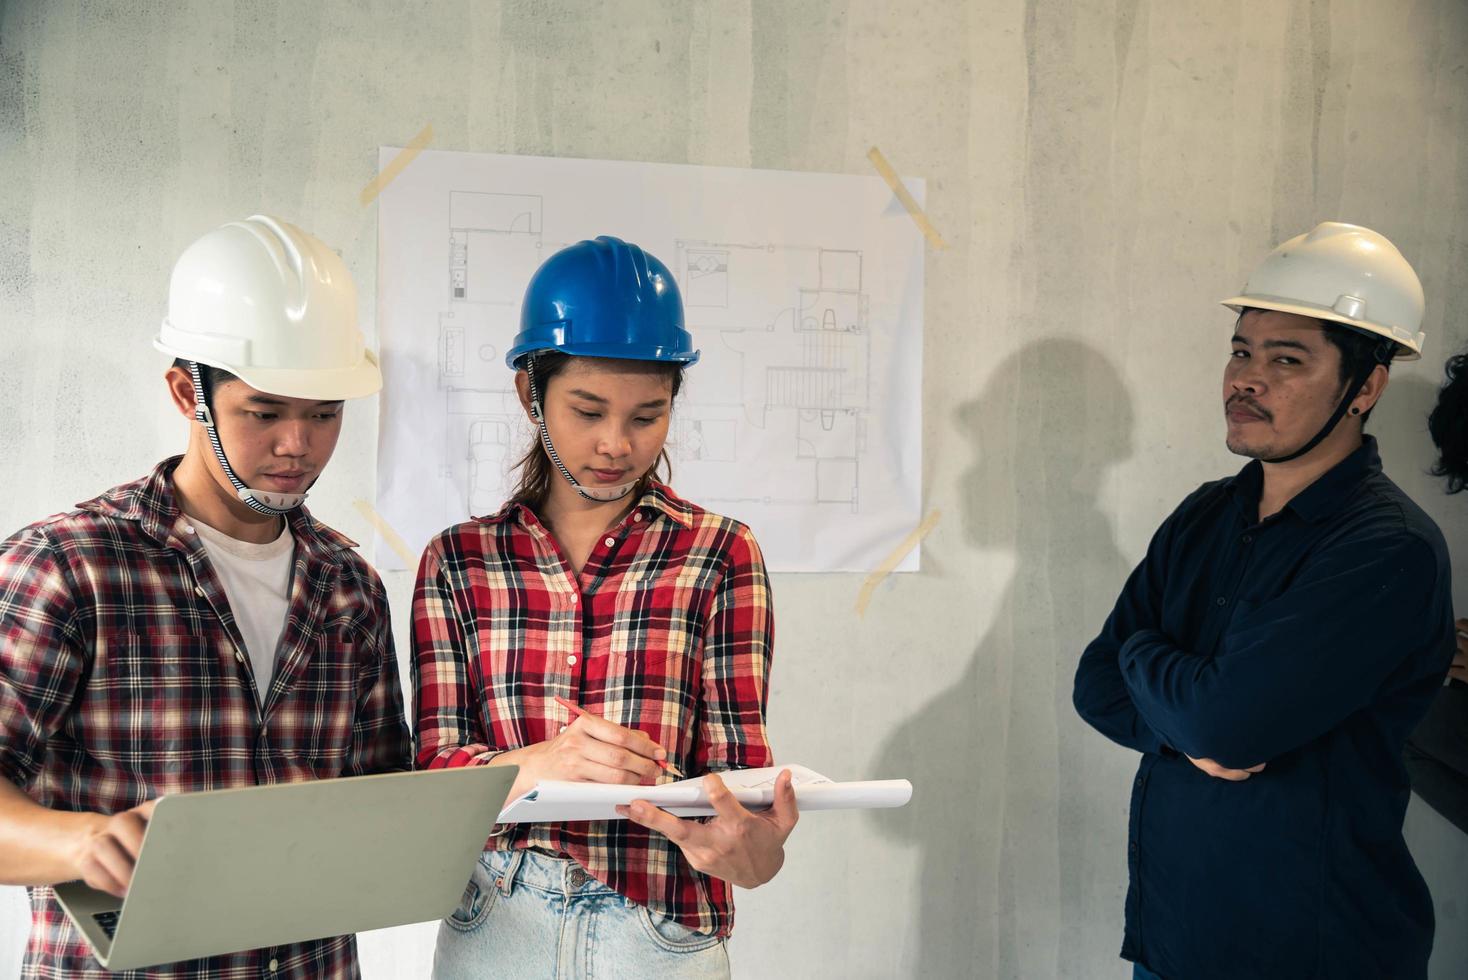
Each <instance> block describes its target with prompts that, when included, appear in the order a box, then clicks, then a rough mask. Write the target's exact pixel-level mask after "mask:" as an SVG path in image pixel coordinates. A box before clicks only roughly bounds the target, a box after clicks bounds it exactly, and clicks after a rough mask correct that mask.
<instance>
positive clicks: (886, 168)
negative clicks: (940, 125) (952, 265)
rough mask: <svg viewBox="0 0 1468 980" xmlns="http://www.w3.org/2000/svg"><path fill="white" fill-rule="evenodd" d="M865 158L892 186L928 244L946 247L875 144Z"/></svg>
mask: <svg viewBox="0 0 1468 980" xmlns="http://www.w3.org/2000/svg"><path fill="white" fill-rule="evenodd" d="M867 159H868V160H870V161H872V166H874V167H876V168H877V173H879V174H881V175H882V179H883V180H885V181H886V182H887V186H888V187H890V188H892V193H893V194H896V195H897V200H899V201H901V202H902V206H903V207H905V208H907V213H908V214H909V215H911V216H912V220H913V221H914V222H915V223H916V224H917V226H918V230H919V231H921V232H922V233H923V234H924V235H926V236H928V244H930V245H932V246H933V247H934V248H947V247H948V243H947V242H945V241H944V240H943V236H942V235H940V234H938V229H937V228H934V227H933V223H932V222H931V221H929V220H928V216H927V215H926V214H924V213H923V209H922V207H921V205H919V204H918V202H917V200H916V199H915V198H914V197H913V196H912V195H911V194H910V193H908V190H907V187H906V186H904V185H903V183H902V178H900V177H898V176H897V171H895V170H893V169H892V164H890V163H888V162H887V158H886V157H884V156H882V151H881V150H879V149H877V148H876V147H875V146H874V147H872V148H871V150H870V151H869V152H868V153H867Z"/></svg>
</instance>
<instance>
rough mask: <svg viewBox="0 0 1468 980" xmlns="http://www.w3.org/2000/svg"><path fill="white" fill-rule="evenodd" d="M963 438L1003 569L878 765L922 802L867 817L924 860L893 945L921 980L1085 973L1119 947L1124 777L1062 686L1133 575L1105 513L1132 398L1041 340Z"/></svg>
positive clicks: (976, 510) (1066, 344) (965, 493)
mask: <svg viewBox="0 0 1468 980" xmlns="http://www.w3.org/2000/svg"><path fill="white" fill-rule="evenodd" d="M956 423H957V425H958V427H959V429H960V431H961V432H962V433H963V435H964V437H965V438H967V439H968V440H969V441H970V442H971V443H972V447H973V462H972V465H971V466H970V467H969V468H968V469H967V470H965V471H964V473H963V476H962V478H961V479H962V483H961V487H960V495H961V499H962V505H963V517H964V524H965V537H966V538H967V540H968V542H969V543H970V544H971V545H973V546H974V547H976V548H984V549H1010V548H1012V549H1013V552H1014V558H1015V568H1014V574H1013V577H1012V578H1011V580H1010V582H1009V584H1008V587H1007V589H1006V592H1005V594H1004V596H1003V598H1002V600H1001V601H1000V602H999V603H998V605H997V607H996V606H993V605H991V604H989V603H982V604H976V605H980V606H981V607H985V608H995V609H996V613H995V617H994V621H993V625H992V627H991V629H990V630H989V632H988V634H987V635H986V636H985V637H984V639H983V641H982V642H981V643H980V644H979V647H978V649H977V650H975V651H974V653H973V656H972V657H971V658H970V659H969V661H968V664H967V666H966V667H965V669H964V670H963V673H962V674H961V675H960V676H958V677H957V678H956V679H955V680H954V681H953V683H952V684H950V685H949V686H948V687H947V688H946V689H945V690H944V691H943V692H942V693H941V694H939V695H938V696H937V697H935V698H934V699H933V700H931V701H930V702H929V703H927V704H925V705H923V706H922V708H921V709H920V710H919V711H917V712H916V713H915V714H914V715H913V716H912V717H911V718H910V719H908V720H907V721H906V722H904V723H902V724H901V725H900V726H899V727H898V729H897V730H896V732H895V733H894V734H893V735H892V737H891V738H890V739H889V740H888V741H887V742H886V743H885V744H884V745H883V747H882V751H881V754H880V757H879V760H880V761H878V762H877V763H876V765H875V767H874V769H875V771H877V772H909V773H911V778H912V780H913V783H914V785H915V787H916V794H915V797H914V801H913V805H912V806H909V807H907V808H904V809H901V810H893V811H878V812H875V813H874V814H873V816H872V819H874V820H876V821H877V822H878V826H879V828H880V830H881V831H882V832H883V833H884V834H886V835H888V836H890V837H892V838H894V839H896V840H900V841H903V842H905V843H907V844H910V845H912V846H916V847H917V848H918V849H919V850H920V852H921V857H920V860H919V866H920V868H921V879H920V881H919V883H918V891H919V898H918V902H917V906H916V907H915V908H914V909H913V911H912V918H911V919H910V920H909V921H908V922H907V923H905V924H903V923H897V922H894V923H893V928H894V931H895V932H896V935H894V937H893V941H894V942H898V941H900V942H901V943H902V946H903V948H904V949H905V950H912V951H913V952H912V953H911V954H910V955H911V956H913V957H915V959H916V963H915V965H916V974H917V975H918V976H926V977H938V976H943V977H948V976H988V977H1037V976H1086V975H1094V970H1095V966H1096V964H1097V963H1105V962H1108V960H1110V959H1112V958H1114V957H1115V956H1116V951H1117V949H1118V947H1119V945H1120V942H1121V914H1122V894H1121V892H1120V891H1119V890H1118V888H1117V883H1118V882H1124V880H1125V867H1126V865H1125V852H1124V850H1123V848H1124V842H1125V813H1126V804H1127V789H1128V787H1129V775H1130V767H1132V766H1134V765H1135V760H1134V759H1131V758H1122V757H1118V755H1117V753H1116V749H1115V747H1113V746H1110V744H1109V743H1106V742H1105V741H1104V740H1103V739H1102V738H1101V737H1100V736H1099V735H1096V734H1095V733H1094V732H1091V731H1090V730H1089V729H1087V728H1086V727H1085V726H1084V724H1083V723H1082V722H1081V721H1080V720H1079V719H1078V718H1077V717H1076V716H1075V713H1074V711H1073V709H1072V707H1071V682H1072V677H1073V674H1074V670H1075V664H1076V662H1077V660H1078V659H1079V657H1080V653H1081V650H1082V649H1083V648H1084V646H1085V644H1086V643H1087V642H1089V640H1090V639H1091V638H1092V637H1093V636H1094V635H1095V634H1096V632H1097V631H1098V630H1099V629H1100V627H1101V624H1102V622H1103V621H1104V619H1105V617H1106V615H1107V614H1108V613H1109V611H1110V609H1111V606H1112V603H1113V602H1114V601H1115V599H1116V595H1117V593H1118V592H1119V590H1120V588H1121V586H1122V584H1123V582H1124V581H1125V578H1126V575H1127V572H1128V571H1129V563H1128V562H1127V560H1126V559H1125V558H1124V557H1123V555H1122V554H1121V553H1120V551H1119V550H1118V549H1117V546H1116V543H1115V541H1114V539H1113V533H1112V528H1111V524H1110V522H1109V520H1108V519H1107V517H1106V516H1105V515H1103V514H1102V513H1101V511H1100V509H1099V506H1098V502H1097V497H1098V495H1099V493H1100V491H1101V487H1102V480H1103V478H1104V476H1105V473H1106V471H1107V469H1108V468H1109V467H1111V466H1113V465H1115V464H1116V463H1119V462H1121V461H1123V460H1124V459H1126V458H1127V457H1128V456H1130V455H1131V453H1132V428H1133V425H1132V410H1131V399H1130V396H1129V395H1128V393H1127V391H1126V390H1125V388H1124V387H1123V384H1122V380H1121V377H1120V375H1119V374H1118V373H1117V371H1116V369H1115V368H1114V367H1113V366H1112V364H1111V363H1110V362H1109V361H1108V360H1107V359H1106V358H1105V357H1104V356H1103V355H1102V354H1100V353H1099V352H1098V351H1096V350H1094V349H1092V348H1091V347H1089V346H1087V345H1085V344H1083V343H1080V342H1078V341H1075V340H1068V339H1050V340H1045V341H1041V342H1038V343H1035V344H1031V345H1029V346H1027V347H1025V348H1024V349H1022V350H1021V351H1019V352H1018V353H1017V354H1015V355H1013V356H1011V357H1009V358H1008V359H1006V360H1005V361H1004V362H1003V363H1001V364H999V365H998V366H997V367H996V368H995V369H994V371H993V373H992V374H991V375H990V378H989V380H988V382H987V384H986V385H985V388H984V390H983V392H982V393H981V394H980V395H979V396H978V397H977V398H976V399H974V400H973V401H971V402H967V403H965V404H963V405H962V406H960V408H959V410H958V412H957V413H956ZM1122 755H1123V756H1125V755H1126V754H1125V753H1123V754H1122ZM1092 849H1094V850H1096V851H1098V852H1099V853H1097V854H1095V856H1094V858H1088V856H1087V855H1086V853H1085V852H1086V851H1088V850H1092ZM1110 864H1114V865H1115V874H1111V875H1104V876H1097V875H1095V874H1094V873H1093V874H1090V875H1087V874H1085V872H1084V869H1085V868H1088V867H1090V868H1095V867H1097V866H1100V867H1107V866H1109V865H1110ZM907 962H909V963H911V962H913V960H911V959H909V960H908V961H907ZM1120 972H1121V964H1120V963H1118V974H1120Z"/></svg>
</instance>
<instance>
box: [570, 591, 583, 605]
mask: <svg viewBox="0 0 1468 980" xmlns="http://www.w3.org/2000/svg"><path fill="white" fill-rule="evenodd" d="M579 598H581V597H580V596H578V595H577V594H576V593H574V592H572V593H571V605H573V606H574V605H576V600H577V599H579Z"/></svg>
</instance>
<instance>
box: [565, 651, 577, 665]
mask: <svg viewBox="0 0 1468 980" xmlns="http://www.w3.org/2000/svg"><path fill="white" fill-rule="evenodd" d="M566 663H568V664H570V665H571V666H573V667H574V666H576V655H575V654H574V653H573V654H571V656H569V657H567V658H566Z"/></svg>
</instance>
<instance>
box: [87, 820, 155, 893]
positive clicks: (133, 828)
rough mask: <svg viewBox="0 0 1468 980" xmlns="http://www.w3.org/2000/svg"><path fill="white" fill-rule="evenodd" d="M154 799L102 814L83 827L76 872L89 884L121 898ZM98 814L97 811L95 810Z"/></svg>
mask: <svg viewBox="0 0 1468 980" xmlns="http://www.w3.org/2000/svg"><path fill="white" fill-rule="evenodd" d="M157 802H158V801H157V800H149V801H148V802H147V803H144V804H143V805H142V806H135V807H133V808H132V809H131V810H124V811H123V812H121V813H115V814H113V815H112V816H110V817H102V819H101V821H100V822H99V823H96V824H94V825H92V826H91V827H89V828H88V829H87V830H86V831H84V833H83V836H82V839H81V841H80V842H79V843H78V850H77V854H76V867H77V872H78V876H79V877H80V878H81V879H82V880H83V881H85V882H86V883H87V884H88V885H90V886H91V887H92V888H95V889H97V890H98V891H104V892H107V893H108V894H109V895H115V896H117V897H118V898H123V897H125V896H126V895H127V886H128V885H129V884H131V882H132V877H133V865H135V864H136V863H137V860H138V851H140V850H142V847H143V833H144V832H145V831H146V830H147V829H148V818H150V817H151V816H152V815H153V806H154V805H155V804H156V803H157ZM99 816H100V814H99Z"/></svg>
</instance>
